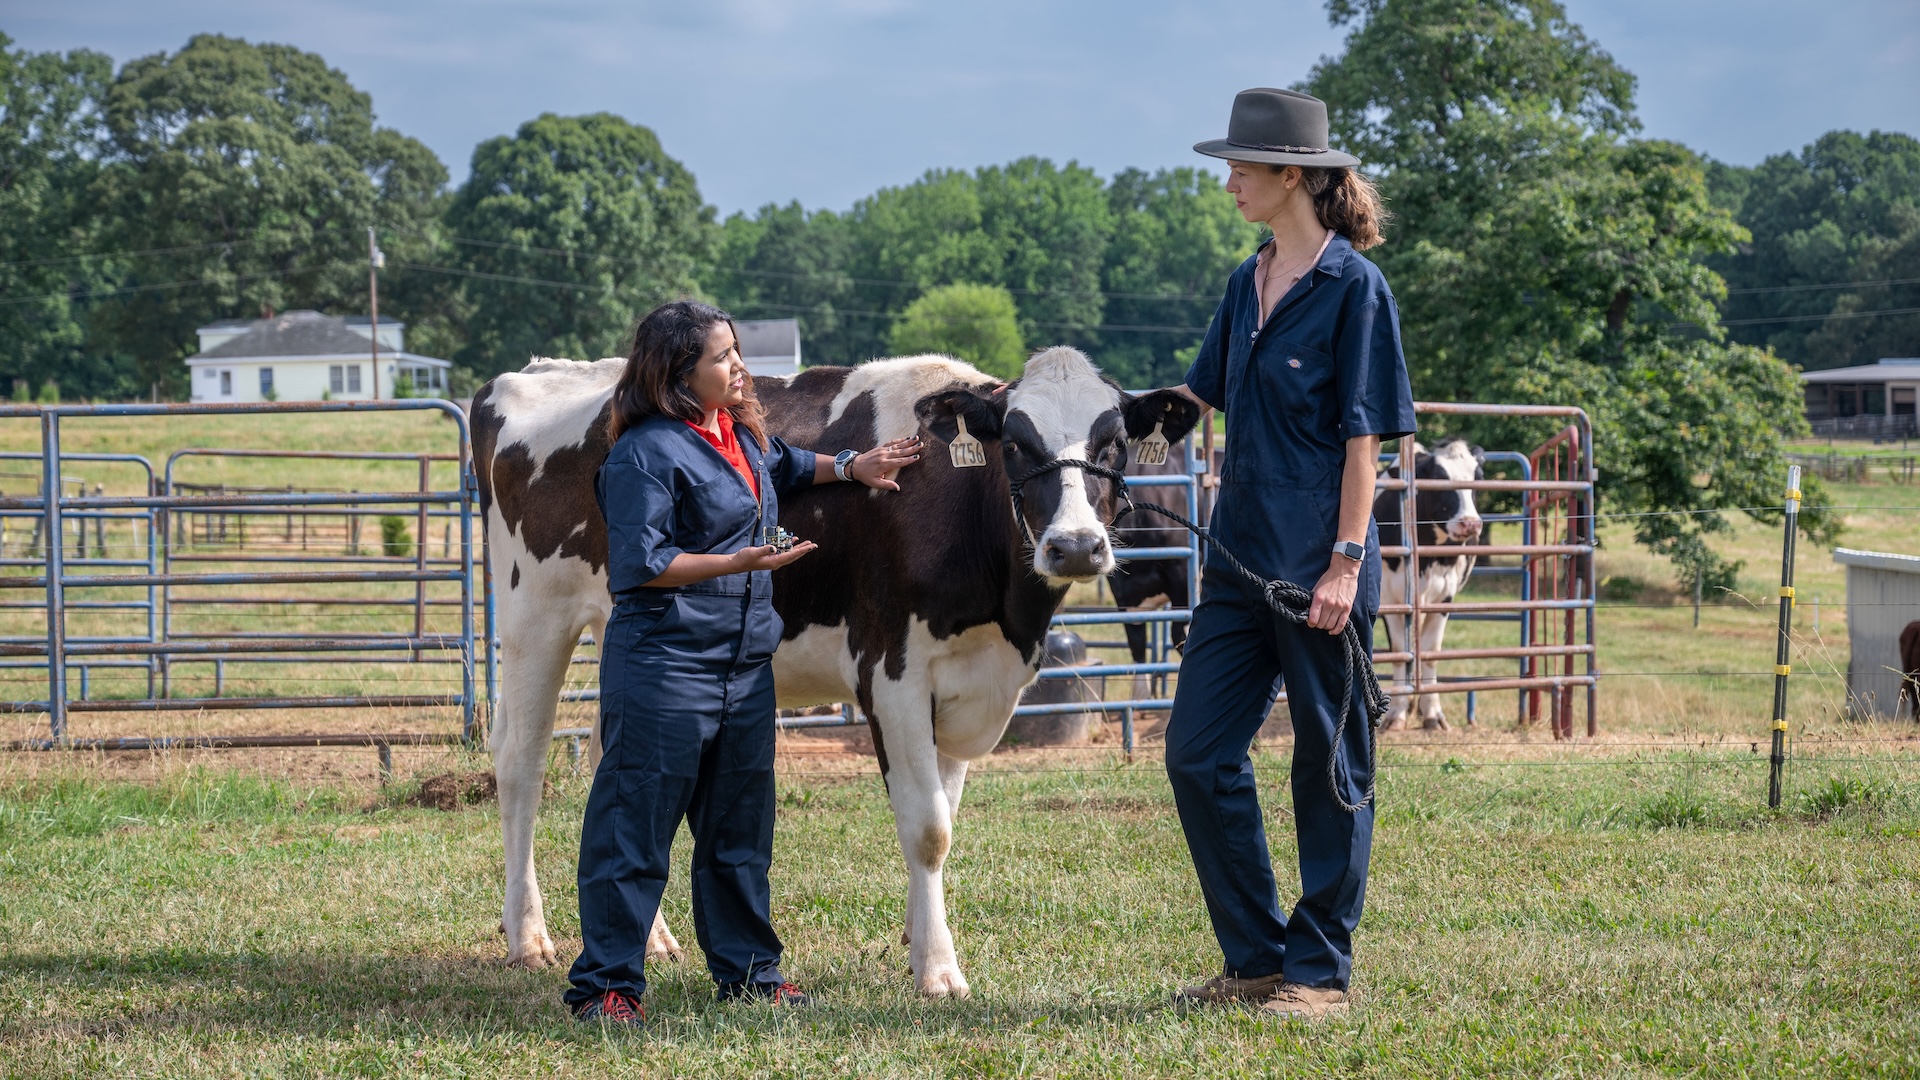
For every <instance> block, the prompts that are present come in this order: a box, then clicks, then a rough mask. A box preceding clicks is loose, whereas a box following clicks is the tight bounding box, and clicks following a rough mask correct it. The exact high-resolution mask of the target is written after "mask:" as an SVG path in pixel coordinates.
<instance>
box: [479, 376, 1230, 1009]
mask: <svg viewBox="0 0 1920 1080" xmlns="http://www.w3.org/2000/svg"><path fill="white" fill-rule="evenodd" d="M624 366H625V361H623V360H603V361H600V362H599V363H575V362H573V361H565V360H536V361H534V362H533V363H532V364H530V365H528V367H527V368H526V369H525V370H524V371H521V372H515V373H510V374H507V375H502V376H500V377H499V378H497V379H495V380H493V381H492V382H491V383H489V384H488V385H487V386H486V387H485V388H483V389H482V390H481V392H480V393H479V394H478V395H476V398H475V402H474V411H473V424H474V432H475V435H474V460H475V469H476V472H477V473H478V475H479V479H480V492H481V503H482V511H483V514H484V516H485V520H486V537H487V543H488V547H489V552H488V559H489V565H490V566H491V568H492V573H493V580H494V582H495V583H496V590H497V591H496V604H497V616H496V623H497V625H498V627H499V634H500V638H501V643H502V644H501V669H500V686H501V701H500V706H499V709H498V711H497V713H496V715H495V716H494V718H493V726H492V734H491V739H490V741H491V745H492V749H493V754H494V767H495V772H496V774H497V776H498V778H499V786H500V800H501V829H502V834H503V840H504V842H505V854H506V878H507V881H506V895H505V898H504V900H505V903H504V914H503V919H502V922H503V926H504V928H505V931H506V935H507V954H508V959H509V961H510V962H513V963H519V964H525V965H529V966H536V967H537V966H541V965H544V964H548V963H552V962H553V961H554V959H555V956H554V949H553V943H552V940H551V938H550V937H549V936H548V934H547V929H546V921H545V916H544V912H543V905H542V902H541V898H540V890H539V885H538V882H537V879H536V877H535V874H534V859H533V841H534V836H535V827H534V826H535V817H536V814H537V811H538V808H539V799H540V788H541V778H542V775H543V773H544V771H545V769H546V766H547V761H548V757H549V748H550V740H551V735H552V731H553V725H554V716H555V709H556V704H557V699H558V697H559V693H560V690H561V688H562V687H563V686H564V685H565V682H566V677H567V672H568V669H569V660H570V657H571V654H572V652H573V648H574V644H575V642H576V641H577V640H578V639H579V636H580V634H581V632H582V631H585V630H590V631H591V632H592V633H593V635H594V639H595V640H596V641H600V642H610V641H611V639H612V630H611V629H610V627H609V615H610V614H612V598H611V596H610V595H609V591H608V590H609V574H610V570H613V571H617V567H612V568H610V567H609V560H610V552H609V544H608V529H609V522H608V521H607V520H606V519H605V518H604V517H603V516H602V514H601V512H600V507H599V505H598V504H597V502H596V501H595V498H594V477H595V471H596V470H597V469H599V468H600V463H601V461H603V460H605V459H606V458H607V456H608V451H609V440H608V438H607V434H606V428H607V417H608V411H609V408H610V399H611V397H612V394H613V391H614V386H615V383H616V382H617V381H618V379H619V376H620V373H621V370H622V369H623V368H624ZM754 389H755V393H756V396H757V397H758V398H759V400H760V402H761V404H762V406H763V407H764V409H765V410H766V412H765V425H766V431H767V434H768V435H769V436H770V438H771V439H777V440H783V441H784V442H785V443H787V444H790V445H791V446H794V447H799V446H817V447H822V448H833V447H848V448H851V449H855V450H861V451H865V452H866V453H872V452H873V451H875V450H881V449H883V448H885V447H887V446H888V445H889V444H895V448H894V451H893V452H892V453H891V454H877V455H875V456H874V457H872V458H869V459H866V461H867V462H871V464H872V465H873V466H875V470H874V473H873V478H874V479H886V480H890V479H891V478H892V477H891V475H890V474H891V473H892V472H894V471H897V469H896V467H910V468H911V469H912V470H913V474H912V477H911V479H910V480H906V481H905V482H904V483H900V484H899V490H897V491H896V490H886V489H884V488H885V485H882V484H872V483H871V481H868V477H867V476H866V475H863V473H864V471H865V469H866V468H867V464H866V463H865V462H856V464H855V465H854V477H855V478H856V479H860V480H862V481H867V482H868V484H869V485H870V486H862V485H857V484H845V483H834V484H816V485H813V486H805V485H801V486H798V487H797V488H796V489H795V490H793V491H791V492H787V491H784V490H783V491H781V493H780V507H779V515H778V524H779V525H780V526H781V527H783V528H785V529H786V530H788V531H790V532H792V533H793V534H796V535H797V536H800V537H804V538H805V539H806V540H808V541H812V542H813V543H815V544H817V545H818V546H817V547H816V548H813V549H811V550H810V552H809V553H808V554H806V555H805V556H804V557H794V558H792V559H790V560H788V561H785V562H782V563H780V564H779V565H780V567H781V568H780V570H779V572H778V574H777V575H774V577H775V579H776V582H777V584H776V587H775V588H774V596H773V608H774V611H775V612H776V613H777V615H778V617H779V618H778V621H777V624H779V625H783V627H784V629H783V630H782V631H781V632H780V636H779V641H778V649H777V650H776V651H775V652H774V655H773V662H772V663H773V675H774V679H773V682H774V688H775V689H774V692H775V694H776V695H777V699H778V704H779V705H780V706H781V707H783V708H799V707H804V706H810V705H822V704H832V703H838V702H854V703H856V704H857V705H858V706H859V709H860V712H861V713H862V714H863V715H864V716H865V717H866V718H867V721H868V723H869V725H870V726H871V728H872V730H873V734H874V749H875V753H876V756H877V757H878V758H879V763H880V768H881V774H882V776H883V778H884V781H885V786H886V791H887V798H888V800H889V802H890V803H891V804H892V808H893V816H894V825H895V830H896V833H897V837H898V840H899V843H900V849H901V852H902V854H903V856H904V857H905V861H906V864H907V869H908V896H907V905H906V926H905V928H904V929H905V933H904V934H903V937H904V938H905V939H906V940H907V941H908V943H909V944H910V949H909V950H908V957H907V960H908V965H909V967H910V969H911V971H912V973H913V977H914V982H915V985H916V986H917V987H918V989H919V990H920V991H921V992H923V993H926V994H929V995H933V996H946V995H964V994H966V993H967V992H968V986H967V980H966V978H965V976H964V975H963V974H962V972H961V970H960V965H959V961H958V958H957V956H956V954H955V950H954V943H953V937H952V933H951V931H950V930H949V928H948V925H947V920H946V904H945V884H944V875H943V868H944V864H945V861H946V856H947V851H948V848H949V845H950V843H951V840H952V829H953V821H954V816H955V813H956V811H957V810H958V808H959V804H960V797H961V793H962V789H963V787H964V784H965V780H966V771H967V765H968V763H969V762H970V761H971V760H973V759H974V758H978V757H981V756H983V755H985V754H987V753H989V752H991V751H992V749H993V748H994V746H995V745H996V744H997V743H998V742H999V740H1000V737H1001V735H1002V733H1003V732H1004V731H1005V730H1006V726H1007V722H1008V720H1009V718H1010V717H1011V715H1012V712H1013V708H1014V706H1015V704H1017V703H1018V701H1019V697H1020V693H1021V691H1022V690H1023V689H1024V688H1025V687H1026V686H1027V685H1028V684H1029V683H1030V682H1031V681H1032V680H1033V679H1034V677H1035V675H1036V673H1037V671H1038V666H1039V663H1040V661H1041V659H1042V656H1043V643H1044V639H1045V636H1046V632H1047V627H1048V624H1049V622H1050V621H1051V619H1052V617H1053V615H1054V613H1055V612H1056V611H1057V610H1058V609H1059V606H1060V604H1061V602H1062V601H1063V600H1064V598H1065V596H1066V591H1067V587H1068V586H1069V585H1070V584H1071V583H1073V582H1075V581H1090V580H1092V579H1093V578H1095V577H1097V576H1100V575H1102V574H1106V573H1109V572H1111V571H1112V570H1113V568H1114V566H1115V561H1114V557H1113V552H1112V544H1111V541H1110V539H1109V536H1108V531H1107V530H1108V529H1109V527H1110V526H1111V525H1112V523H1113V519H1114V516H1115V515H1116V514H1117V513H1118V512H1119V508H1120V506H1121V505H1122V503H1121V498H1120V491H1119V488H1118V485H1117V484H1114V483H1112V482H1111V481H1109V480H1108V479H1106V478H1105V477H1104V476H1099V475H1093V474H1088V473H1086V472H1084V471H1083V470H1081V469H1080V468H1078V467H1076V466H1071V465H1062V466H1053V467H1052V468H1050V469H1049V468H1047V466H1049V465H1051V463H1053V462H1056V461H1090V462H1096V463H1099V464H1101V465H1103V466H1105V467H1108V468H1117V467H1118V466H1119V465H1120V464H1121V463H1123V462H1124V461H1125V460H1126V457H1127V444H1128V443H1129V442H1131V441H1135V440H1139V439H1142V438H1145V437H1146V436H1148V435H1149V434H1151V433H1152V432H1153V431H1154V430H1155V429H1156V427H1157V428H1159V429H1160V431H1161V433H1162V434H1163V435H1164V436H1165V437H1166V438H1167V439H1169V440H1173V441H1178V440H1179V439H1180V438H1182V437H1184V436H1185V434H1186V433H1187V431H1188V430H1189V429H1190V428H1191V427H1192V426H1193V424H1194V422H1195V421H1196V420H1197V419H1198V416H1199V410H1198V409H1197V408H1195V407H1194V406H1192V405H1191V404H1190V403H1189V402H1188V401H1187V400H1186V399H1185V398H1184V397H1183V396H1182V395H1179V394H1177V393H1175V392H1174V391H1172V390H1157V391H1153V392H1150V393H1146V394H1140V395H1132V394H1127V393H1125V392H1124V391H1122V390H1121V389H1120V388H1119V387H1118V386H1116V385H1115V384H1114V383H1113V382H1112V381H1111V380H1108V379H1106V378H1105V377H1103V376H1102V375H1101V374H1100V373H1099V371H1098V369H1096V368H1095V367H1094V366H1093V364H1092V363H1091V362H1090V361H1089V360H1088V359H1087V357H1086V356H1085V355H1083V354H1082V353H1080V352H1079V351H1077V350H1074V349H1070V348H1052V349H1046V350H1043V351H1041V352H1039V353H1037V354H1035V355H1034V356H1033V357H1032V358H1030V359H1029V360H1028V362H1027V364H1026V368H1025V371H1024V373H1023V375H1022V377H1021V378H1020V379H1018V380H1015V381H1014V382H1012V383H1002V382H1001V381H1000V380H997V379H994V378H992V377H990V376H988V375H985V374H983V373H982V372H980V371H977V370H975V369H974V368H972V367H970V366H968V365H966V364H963V363H960V362H958V361H956V360H953V359H951V358H949V357H941V356H918V357H905V358H899V359H889V360H876V361H872V362H870V363H867V364H863V365H861V366H859V367H856V368H837V367H815V368H808V369H806V370H804V371H802V372H800V373H799V374H797V375H793V376H785V377H780V378H760V379H756V380H755V381H754ZM916 439H917V440H919V441H920V442H923V443H924V444H925V446H926V454H925V457H924V459H923V460H919V461H917V462H914V461H913V460H912V458H913V457H914V455H915V454H917V453H919V449H918V446H917V445H915V444H914V442H913V440H916ZM902 440H905V441H904V442H903V441H902ZM744 441H746V440H743V442H744ZM963 442H964V443H967V444H968V446H969V449H968V451H967V452H965V453H960V452H955V451H954V450H953V447H954V446H955V445H957V444H961V443H963ZM943 444H944V445H943ZM943 449H946V450H947V451H948V452H946V453H943V452H941V451H942V450H943ZM798 453H799V452H798V451H796V452H795V455H794V456H795V458H796V459H797V457H798ZM862 457H863V458H864V457H865V454H863V455H862ZM982 459H984V462H982ZM903 463H904V464H903ZM815 467H816V476H819V475H821V474H820V473H819V472H818V469H819V468H820V466H819V465H818V463H816V466H815ZM1037 470H1039V471H1038V472H1037V473H1036V471H1037ZM1029 473H1036V475H1035V476H1034V478H1033V479H1032V480H1030V481H1029V482H1027V483H1026V484H1025V486H1024V491H1023V497H1022V499H1021V501H1020V505H1019V509H1018V513H1017V514H1016V510H1015V506H1014V502H1013V499H1012V494H1011V486H1010V477H1011V476H1023V475H1027V474H1029ZM723 479H724V477H723ZM729 483H730V484H732V485H734V486H735V487H736V488H738V489H739V490H740V491H741V492H742V498H743V499H744V498H745V496H744V491H745V488H744V485H741V484H740V483H739V481H737V480H729ZM779 486H780V485H776V487H779ZM876 489H881V490H876ZM766 524H767V525H768V526H771V525H772V524H773V522H772V521H768V522H767V523H766ZM788 554H791V553H788ZM771 557H772V556H768V558H771ZM667 565H668V564H667V563H666V562H665V561H664V560H663V561H662V563H661V565H660V566H659V567H657V568H656V573H655V575H654V576H657V572H658V570H660V569H664V568H665V567H666V566H667ZM696 587H698V586H696ZM602 692H603V693H605V685H604V679H603V687H602ZM664 697H665V695H664V694H660V693H654V694H652V695H650V696H649V697H648V699H647V700H648V703H649V704H648V707H649V709H657V708H660V707H664V706H665V705H666V704H667V703H666V702H664V701H662V700H661V699H662V698H664ZM606 723H607V722H606V720H605V719H604V717H603V719H602V721H601V724H600V725H598V726H596V729H595V733H594V735H595V738H594V742H593V746H592V758H593V760H594V761H595V762H596V764H597V763H598V762H599V761H600V755H601V753H602V750H603V747H602V746H601V741H602V739H603V738H605V737H606V731H605V727H606ZM606 749H607V752H609V753H611V752H612V749H611V747H610V746H609V747H607V748H606ZM696 873H697V871H696ZM677 949H678V945H677V943H676V942H674V941H673V940H672V937H671V935H669V934H667V933H666V930H665V926H664V923H659V922H656V924H655V932H654V935H653V937H652V938H651V939H650V941H649V945H648V951H649V953H650V954H653V955H658V954H660V953H669V954H670V953H672V952H674V951H677Z"/></svg>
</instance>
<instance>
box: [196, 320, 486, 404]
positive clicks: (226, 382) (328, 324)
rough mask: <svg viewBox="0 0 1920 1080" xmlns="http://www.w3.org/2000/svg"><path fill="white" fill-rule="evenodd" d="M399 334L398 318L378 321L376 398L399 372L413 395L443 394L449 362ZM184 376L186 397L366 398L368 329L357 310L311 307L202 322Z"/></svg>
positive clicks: (389, 393)
mask: <svg viewBox="0 0 1920 1080" xmlns="http://www.w3.org/2000/svg"><path fill="white" fill-rule="evenodd" d="M405 338H406V324H405V323H402V322H395V321H392V320H388V319H382V320H380V378H379V379H378V383H379V385H378V387H377V390H378V395H377V396H378V397H380V398H382V399H387V398H391V397H393V396H394V394H393V391H394V387H395V385H396V384H397V383H398V381H399V380H400V379H401V378H402V377H405V378H407V379H410V380H411V381H412V384H413V386H414V393H415V394H417V395H421V396H426V397H445V396H446V395H447V376H448V373H449V371H450V370H451V369H452V367H453V364H452V363H451V362H449V361H446V360H438V359H435V358H433V357H431V356H419V355H417V354H414V353H410V352H407V351H406V348H405ZM187 374H188V378H189V379H190V380H191V386H192V391H193V396H192V400H194V401H212V402H219V401H320V400H323V399H332V400H336V401H370V400H373V399H374V397H375V396H376V394H375V390H376V386H375V382H376V380H375V379H374V378H373V329H372V327H371V325H370V324H369V322H368V320H367V318H366V317H365V316H362V315H346V316H339V315H322V314H320V313H319V312H317V311H289V312H285V313H283V314H280V315H275V316H272V317H270V318H265V319H225V320H222V321H220V322H216V323H208V324H207V325H206V326H203V327H201V328H200V352H199V353H198V354H197V355H194V356H190V357H188V358H187Z"/></svg>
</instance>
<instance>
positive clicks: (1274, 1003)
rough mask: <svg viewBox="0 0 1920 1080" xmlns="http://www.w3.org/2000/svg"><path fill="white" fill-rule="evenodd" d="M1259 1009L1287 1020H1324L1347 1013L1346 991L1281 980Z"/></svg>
mask: <svg viewBox="0 0 1920 1080" xmlns="http://www.w3.org/2000/svg"><path fill="white" fill-rule="evenodd" d="M1260 1011H1261V1012H1263V1013H1268V1014H1271V1015H1273V1016H1281V1017H1285V1018H1286V1019H1288V1020H1325V1019H1328V1018H1329V1017H1336V1016H1345V1015H1346V1014H1347V992H1346V991H1345V990H1339V989H1336V988H1334V987H1331V986H1301V985H1300V984H1299V983H1281V984H1280V985H1279V986H1278V987H1276V988H1275V989H1274V993H1273V994H1271V995H1269V996H1268V998H1267V1000H1266V1002H1265V1003H1264V1004H1262V1005H1261V1006H1260Z"/></svg>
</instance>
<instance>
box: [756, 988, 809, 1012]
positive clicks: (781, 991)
mask: <svg viewBox="0 0 1920 1080" xmlns="http://www.w3.org/2000/svg"><path fill="white" fill-rule="evenodd" d="M767 1000H768V1001H771V1002H773V1003H774V1004H775V1005H791V1006H792V1007H794V1008H796V1009H804V1008H806V1007H807V1006H809V1005H811V1004H813V999H812V998H810V997H808V996H807V994H806V991H804V990H802V989H800V988H799V987H797V986H795V985H793V984H792V983H790V982H783V983H781V984H780V985H779V986H776V987H774V988H773V990H772V991H770V992H769V993H768V994H767Z"/></svg>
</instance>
